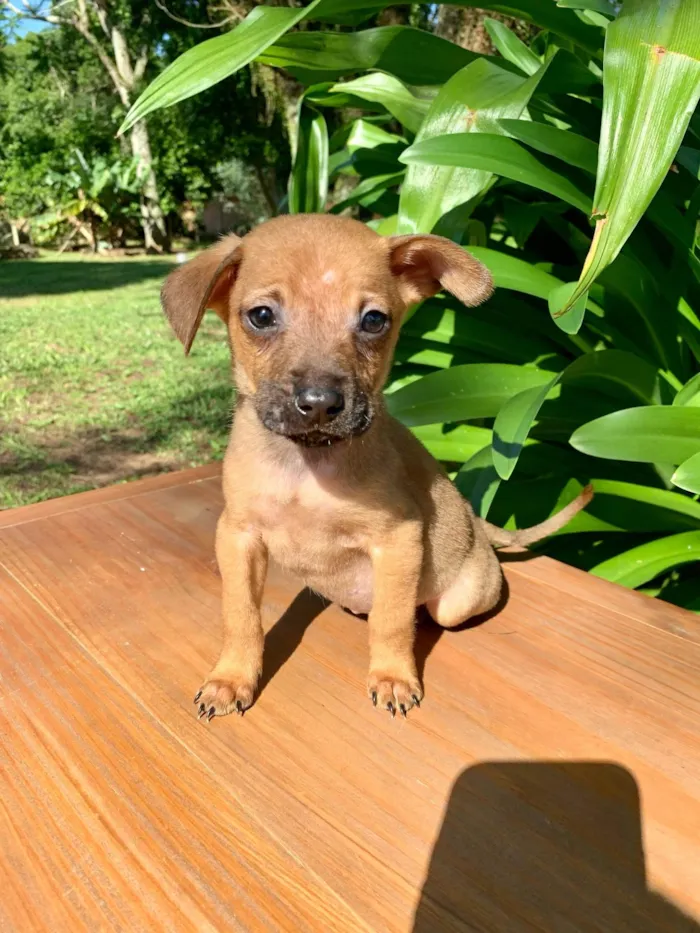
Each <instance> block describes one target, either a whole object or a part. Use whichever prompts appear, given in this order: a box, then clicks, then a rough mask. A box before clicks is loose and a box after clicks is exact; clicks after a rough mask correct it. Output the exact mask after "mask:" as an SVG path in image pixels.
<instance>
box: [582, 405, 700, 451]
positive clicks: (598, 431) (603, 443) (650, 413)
mask: <svg viewBox="0 0 700 933" xmlns="http://www.w3.org/2000/svg"><path fill="white" fill-rule="evenodd" d="M570 443H571V445H572V447H574V448H575V449H576V450H579V451H581V453H584V454H589V455H590V456H592V457H603V458H606V459H611V460H632V461H636V462H639V463H683V461H685V460H687V459H688V458H689V457H692V456H693V455H694V454H696V453H698V452H700V408H686V407H683V406H672V405H650V406H647V407H642V408H627V409H623V410H621V411H616V412H613V413H612V414H610V415H605V416H604V417H603V418H597V419H596V420H595V421H589V422H588V424H584V425H583V426H582V427H580V428H579V429H578V430H577V431H574V433H573V435H572V436H571V440H570Z"/></svg>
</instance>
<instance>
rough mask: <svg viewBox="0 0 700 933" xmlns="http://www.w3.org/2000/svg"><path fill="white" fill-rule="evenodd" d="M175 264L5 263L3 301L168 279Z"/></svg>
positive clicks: (0, 270)
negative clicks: (166, 277) (4, 299)
mask: <svg viewBox="0 0 700 933" xmlns="http://www.w3.org/2000/svg"><path fill="white" fill-rule="evenodd" d="M173 265H174V264H173V262H171V261H168V260H166V259H146V260H135V261H133V262H129V261H128V260H127V261H125V262H120V261H118V260H114V261H111V262H108V261H105V262H89V261H85V262H81V261H78V260H76V261H73V262H72V261H71V260H70V259H67V260H65V261H63V262H52V261H51V260H49V261H47V262H41V261H39V262H34V261H32V260H27V259H17V260H14V259H11V260H5V261H3V262H1V263H0V298H22V297H27V296H29V295H66V294H69V293H70V292H88V291H89V292H94V291H107V290H108V289H112V288H120V287H121V286H123V285H134V284H135V283H137V282H144V281H146V280H148V279H164V278H165V276H166V275H167V274H168V272H170V271H171V269H172V268H173Z"/></svg>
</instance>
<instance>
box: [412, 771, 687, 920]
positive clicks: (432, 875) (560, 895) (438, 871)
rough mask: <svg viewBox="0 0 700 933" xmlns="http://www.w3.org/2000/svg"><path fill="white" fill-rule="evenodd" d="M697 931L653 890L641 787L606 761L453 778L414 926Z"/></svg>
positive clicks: (471, 773) (479, 772) (629, 775)
mask: <svg viewBox="0 0 700 933" xmlns="http://www.w3.org/2000/svg"><path fill="white" fill-rule="evenodd" d="M458 930H465V931H466V930H469V931H474V933H525V931H528V933H700V925H699V924H697V923H696V922H695V921H693V920H692V919H691V918H690V917H688V916H686V915H685V914H683V913H681V912H680V911H679V910H678V909H677V908H676V907H674V906H673V905H672V904H671V903H669V902H668V901H667V900H665V899H664V898H662V897H661V896H660V895H658V894H655V893H654V892H653V891H651V890H649V888H648V887H647V883H646V872H645V863H644V849H643V845H642V832H641V819H640V806H639V791H638V789H637V783H636V781H635V779H634V777H633V776H632V774H630V772H629V771H627V770H625V769H624V768H622V767H620V766H619V765H616V764H608V763H597V762H500V763H485V764H480V765H475V766H474V767H472V768H468V769H467V770H466V771H464V772H463V773H462V774H461V775H460V777H459V778H458V780H457V781H456V783H455V785H454V787H453V790H452V794H451V797H450V800H449V803H448V806H447V811H446V813H445V818H444V822H443V825H442V828H441V830H440V835H439V837H438V840H437V843H436V845H435V849H434V851H433V854H432V858H431V862H430V867H429V870H428V874H427V878H426V880H425V884H424V886H423V891H422V893H421V898H420V902H419V904H418V908H417V911H416V915H415V920H414V926H413V933H443V931H458Z"/></svg>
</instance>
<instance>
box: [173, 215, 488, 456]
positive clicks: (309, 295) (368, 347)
mask: <svg viewBox="0 0 700 933" xmlns="http://www.w3.org/2000/svg"><path fill="white" fill-rule="evenodd" d="M441 288H445V289H447V290H448V291H450V292H451V293H452V294H453V295H455V296H456V297H457V298H459V299H460V301H462V302H464V304H468V305H476V304H479V303H480V302H482V301H484V300H485V299H486V298H488V297H489V295H490V294H491V290H492V282H491V276H490V274H489V273H488V271H487V270H486V269H485V268H484V266H482V265H481V263H479V262H477V260H475V259H474V258H473V257H472V256H470V255H469V253H467V252H465V251H464V250H463V249H462V248H461V247H459V246H456V245H455V244H454V243H452V242H450V241H449V240H445V239H443V238H442V237H436V236H430V235H417V236H400V237H381V236H378V235H377V234H376V233H374V232H373V231H372V230H370V229H369V227H366V226H365V225H364V224H362V223H360V222H358V221H355V220H349V219H346V218H340V217H334V216H332V215H326V214H324V215H314V214H307V215H297V216H284V217H278V218H275V219H274V220H270V221H268V222H267V223H265V224H262V225H261V226H260V227H258V228H257V229H255V230H254V231H253V232H251V233H249V234H248V235H247V236H245V237H244V238H243V239H239V238H238V237H235V236H230V237H227V238H225V239H223V240H221V241H220V242H219V243H217V244H216V246H214V247H212V248H211V249H209V250H206V251H205V252H203V253H201V254H200V255H199V256H197V257H196V258H195V259H193V260H192V261H191V262H189V263H187V264H186V265H184V266H182V267H181V268H179V269H177V270H175V271H174V272H173V273H171V275H170V276H169V277H168V279H167V280H166V282H165V285H164V286H163V292H162V301H163V308H164V310H165V313H166V315H167V317H168V319H169V320H170V323H171V325H172V327H173V329H174V331H175V333H176V334H177V336H178V337H179V339H180V340H181V341H182V343H183V344H184V346H185V350H186V351H189V349H190V347H191V345H192V341H193V340H194V337H195V334H196V332H197V328H198V327H199V324H200V322H201V320H202V316H203V315H204V311H205V310H206V309H207V308H212V309H213V310H214V311H216V313H217V314H218V315H219V317H221V318H222V319H223V320H224V321H225V322H226V324H227V326H228V331H229V335H230V340H231V347H232V351H233V359H234V371H235V379H236V384H237V387H238V391H239V394H240V395H241V396H244V397H246V398H248V399H250V401H251V402H252V404H253V405H254V406H255V411H256V412H257V415H258V417H259V418H260V421H261V422H262V424H263V425H264V426H265V427H266V428H268V429H269V430H270V431H273V432H274V433H275V434H281V435H284V436H285V437H288V438H289V439H290V440H292V441H295V442H297V443H299V444H303V445H305V446H322V445H330V444H333V443H335V442H337V441H340V440H345V439H347V438H350V437H353V436H356V435H359V434H362V433H363V432H364V431H366V430H367V428H368V427H369V426H370V424H371V423H372V418H373V416H374V411H375V405H376V402H377V400H378V398H379V396H380V393H381V390H382V387H383V385H384V382H385V380H386V377H387V374H388V371H389V367H390V365H391V358H392V354H393V351H394V347H395V345H396V340H397V337H398V333H399V327H400V324H401V318H402V316H403V314H404V312H405V310H406V308H407V307H408V306H409V305H412V304H415V303H416V302H417V301H421V300H422V299H424V298H427V297H429V296H431V295H434V294H435V293H436V292H437V291H439V290H440V289H441Z"/></svg>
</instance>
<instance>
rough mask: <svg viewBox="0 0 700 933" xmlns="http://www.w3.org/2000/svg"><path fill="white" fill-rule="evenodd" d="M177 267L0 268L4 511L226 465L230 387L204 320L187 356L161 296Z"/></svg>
mask: <svg viewBox="0 0 700 933" xmlns="http://www.w3.org/2000/svg"><path fill="white" fill-rule="evenodd" d="M171 268H172V263H171V262H170V261H168V260H166V259H154V258H151V257H130V258H119V259H108V258H92V257H82V256H75V255H68V256H58V255H56V254H52V255H47V256H45V257H42V258H41V259H36V260H20V261H4V262H0V508H9V507H12V506H17V505H24V504H26V503H29V502H37V501H39V500H41V499H48V498H51V497H53V496H61V495H65V494H67V493H71V492H79V491H81V490H84V489H91V488H93V487H95V486H104V485H108V484H111V483H116V482H120V481H124V480H129V479H134V478H136V477H138V476H146V475H150V474H153V473H159V472H163V471H167V470H174V469H178V468H181V467H187V466H194V465H197V464H200V463H205V462H208V461H211V460H213V459H215V458H219V457H221V455H222V453H223V450H224V447H225V443H226V436H227V431H228V426H229V424H230V413H231V401H232V393H231V382H230V376H229V367H230V364H229V354H228V347H227V344H226V337H225V331H224V327H223V325H222V324H221V323H220V321H219V320H218V319H217V318H216V317H215V316H214V315H213V314H207V315H206V316H205V319H204V323H203V324H202V327H201V329H200V331H199V334H198V336H197V340H196V341H195V345H194V347H193V349H192V353H191V355H190V357H189V358H187V357H185V355H184V352H183V350H182V347H181V346H180V344H179V343H178V342H177V340H176V339H175V338H174V337H173V336H172V334H171V333H170V330H169V328H168V324H167V321H166V320H165V318H164V317H163V314H162V312H161V310H160V304H159V298H158V293H159V290H160V286H161V283H162V281H163V279H164V277H165V276H166V275H167V273H168V271H169V270H170V269H171Z"/></svg>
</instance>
